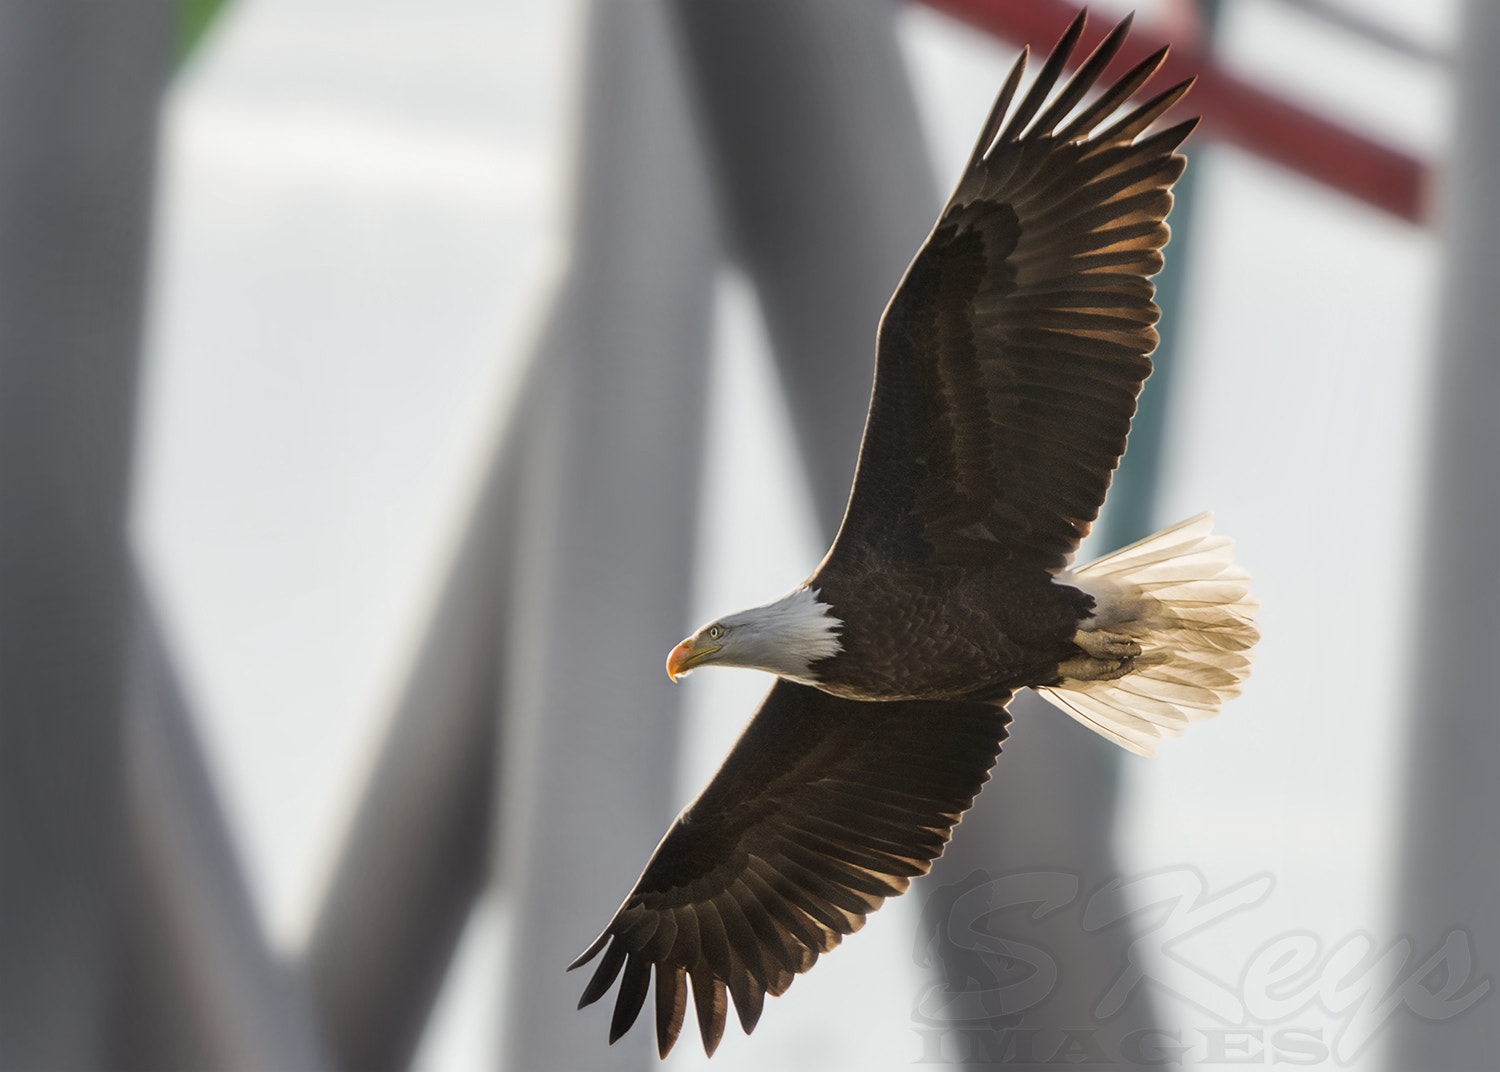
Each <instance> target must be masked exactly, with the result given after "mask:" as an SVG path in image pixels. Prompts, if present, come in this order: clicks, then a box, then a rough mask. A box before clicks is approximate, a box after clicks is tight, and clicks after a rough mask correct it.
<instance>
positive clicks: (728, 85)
mask: <svg viewBox="0 0 1500 1072" xmlns="http://www.w3.org/2000/svg"><path fill="white" fill-rule="evenodd" d="M676 11H677V14H678V19H679V26H680V27H681V29H682V32H683V34H684V39H685V41H686V42H687V46H688V51H689V55H690V56H691V57H692V59H693V62H692V64H691V70H692V71H693V73H694V75H695V78H696V83H697V85H698V87H699V95H698V98H697V99H698V101H699V102H700V105H701V108H700V117H701V121H702V125H703V127H704V130H705V133H706V135H707V137H708V140H709V143H710V145H711V146H712V147H713V149H714V163H715V172H716V174H717V175H718V176H719V195H720V196H719V200H720V203H721V204H722V205H723V206H725V208H726V210H727V213H728V215H729V217H730V220H731V231H732V233H733V235H734V237H735V240H736V249H737V250H738V252H739V254H740V256H741V257H742V258H743V260H744V261H745V263H746V265H747V266H748V268H749V271H750V274H751V277H752V278H753V280H754V282H755V285H756V287H757V289H758V290H759V293H760V296H761V305H762V309H763V310H764V312H765V316H766V320H767V325H768V328H769V334H770V336H771V340H772V342H773V345H774V346H775V348H776V359H777V364H778V367H779V368H780V370H781V378H782V382H783V384H784V385H786V387H787V393H788V399H789V402H790V408H791V412H792V416H793V419H794V421H795V422H796V428H797V433H798V440H799V443H800V445H801V447H802V458H803V462H804V464H805V465H806V466H807V469H808V473H809V475H810V478H811V483H812V486H813V490H814V496H815V499H816V503H817V509H818V512H819V517H820V519H821V521H822V523H823V527H824V536H825V537H826V538H828V539H831V538H832V536H833V533H834V531H835V528H836V527H837V525H838V523H839V520H840V518H841V517H842V514H843V509H844V503H845V500H846V498H847V497H848V493H849V485H850V483H851V480H852V477H853V474H854V459H855V456H856V454H857V451H858V446H859V440H860V435H861V432H862V429H863V426H864V418H865V411H866V409H867V407H868V403H869V393H870V388H871V384H872V381H873V372H874V354H875V326H876V324H877V323H878V321H879V317H880V313H881V311H882V310H883V309H884V307H885V303H886V302H887V301H888V300H889V298H890V295H891V292H892V291H893V290H894V289H895V286H896V283H897V282H898V280H899V279H900V277H901V273H902V271H903V269H904V268H905V266H906V264H907V262H908V261H909V260H910V259H911V258H912V256H913V255H914V254H915V253H916V251H917V248H918V246H919V245H920V243H921V242H922V240H923V238H924V237H925V236H926V233H927V231H928V229H929V228H930V227H931V226H932V222H933V220H934V219H935V218H936V215H937V211H938V208H939V207H940V202H939V200H938V197H937V193H936V183H935V182H934V180H933V177H932V174H931V165H930V163H929V158H928V155H927V151H926V147H925V145H924V143H923V139H922V135H921V130H920V129H919V126H918V121H917V114H916V108H915V105H914V102H913V99H912V93H911V87H910V85H909V84H908V82H907V79H906V75H905V71H904V67H903V65H902V61H901V56H900V51H899V48H898V46H897V43H896V38H895V24H894V19H895V9H894V8H893V7H892V6H891V5H889V4H884V3H874V4H871V3H864V2H856V0H849V2H834V3H827V4H805V3H801V2H799V0H777V2H765V0H758V2H755V3H728V2H724V3H700V2H697V0H678V2H677V7H676ZM1045 43H1046V44H1050V43H1051V42H1050V41H1048V42H1045ZM996 88H997V89H998V86H997V87H996ZM945 178H953V179H956V176H948V177H945ZM1014 706H1015V710H1016V726H1015V728H1014V730H1013V733H1012V739H1011V741H1010V742H1009V743H1008V744H1007V745H1006V749H1005V752H1004V753H1003V754H1002V755H1001V757H1000V761H999V765H998V766H997V768H996V771H995V778H994V781H993V782H992V783H991V784H990V785H989V786H987V787H986V788H985V791H984V792H983V793H982V794H980V797H979V802H978V804H977V805H976V807H975V808H974V810H973V811H971V812H970V813H969V814H968V815H967V816H966V817H965V819H964V822H963V825H962V826H961V827H960V830H959V833H958V835H957V837H956V838H955V840H954V842H953V843H952V844H951V845H950V846H949V848H948V850H947V852H946V853H945V854H944V856H943V858H942V859H941V860H939V861H938V865H937V867H935V868H934V870H933V875H932V877H930V878H928V879H926V880H923V881H922V882H920V883H919V884H918V887H917V891H916V896H919V897H925V896H928V895H930V894H931V893H932V892H933V891H935V890H936V889H937V888H938V887H940V886H943V885H944V884H953V883H956V882H959V881H961V880H962V879H963V878H964V877H965V876H968V875H970V874H971V873H972V872H974V871H976V870H983V871H985V872H987V873H990V874H994V875H1000V874H1006V873H1014V872H1025V871H1036V870H1058V869H1061V870H1065V871H1069V872H1071V873H1074V874H1086V875H1090V876H1097V877H1098V880H1099V881H1102V880H1104V879H1105V878H1109V877H1114V876H1115V875H1116V874H1117V873H1118V865H1117V864H1116V863H1115V858H1114V853H1113V851H1112V849H1111V847H1110V838H1111V832H1112V829H1113V814H1114V806H1115V784H1116V781H1117V777H1116V775H1115V770H1116V766H1115V762H1114V756H1113V755H1112V754H1111V749H1110V746H1108V745H1106V744H1103V743H1102V742H1099V741H1097V739H1095V738H1094V737H1093V736H1092V735H1090V734H1088V733H1086V732H1085V731H1082V730H1078V729H1077V727H1075V726H1073V725H1072V723H1071V722H1069V720H1067V719H1065V718H1063V717H1062V716H1061V715H1059V713H1058V712H1057V711H1056V710H1054V709H1053V708H1051V707H1050V706H1049V705H1047V704H1046V703H1043V702H1041V701H1039V700H1035V698H1034V697H1023V698H1022V699H1020V700H1018V701H1017V702H1016V704H1015V705H1014ZM1038 709H1045V710H1040V711H1039V710H1038ZM1018 815H1025V816H1028V817H1029V820H1028V822H1025V823H1017V822H1016V821H1015V817H1016V816H1018ZM1037 816H1046V817H1047V821H1046V822H1037V821H1034V819H1035V817H1037ZM1130 939H1131V935H1130V934H1129V929H1128V928H1123V927H1122V928H1113V929H1111V930H1109V931H1107V932H1103V933H1100V934H1096V935H1090V936H1087V937H1086V936H1084V935H1083V934H1082V933H1081V932H1080V931H1079V930H1078V928H1077V927H1076V926H1074V927H1072V929H1071V930H1070V929H1069V927H1068V924H1067V923H1066V922H1064V921H1063V920H1060V919H1054V920H1052V921H1050V922H1048V923H1046V924H1045V925H1037V926H1034V927H1029V928H1028V934H1027V935H1026V936H1025V938H1024V940H1025V941H1028V942H1038V941H1039V942H1040V943H1042V944H1048V945H1049V947H1050V948H1052V949H1054V950H1055V951H1056V954H1057V956H1058V958H1059V960H1060V961H1061V963H1063V964H1064V965H1066V975H1065V980H1064V982H1065V985H1063V986H1061V987H1060V988H1059V990H1058V991H1057V992H1055V993H1054V994H1053V995H1052V998H1051V1000H1050V1001H1049V1002H1048V1003H1046V1004H1045V1005H1044V1006H1043V1007H1042V1008H1041V1009H1040V1010H1038V1011H1037V1012H1035V1013H1033V1014H1032V1016H1031V1018H1030V1019H1028V1020H1027V1026H1039V1027H1049V1026H1059V1025H1060V1026H1064V1027H1081V1026H1085V1025H1090V1024H1092V1023H1093V1020H1094V1012H1093V1010H1094V1005H1095V1003H1096V1002H1097V1000H1098V998H1099V996H1100V995H1102V994H1103V993H1104V991H1105V990H1106V989H1107V987H1108V985H1109V983H1110V982H1111V981H1112V980H1113V978H1114V975H1115V974H1116V972H1117V970H1118V965H1119V964H1120V963H1121V962H1122V960H1123V957H1124V951H1125V948H1126V947H1127V946H1128V944H1129V942H1130ZM919 996H920V995H919V993H915V992H914V993H913V995H912V999H913V1006H914V1008H913V1016H914V1026H918V1022H917V1021H916V1008H915V1005H916V1002H917V1000H918V998H919ZM1113 1023H1114V1024H1118V1025H1123V1026H1122V1027H1121V1030H1122V1031H1124V1030H1129V1029H1131V1028H1140V1027H1145V1026H1150V1024H1151V1020H1150V1011H1149V1008H1148V1007H1147V1005H1146V1003H1145V1000H1144V999H1143V998H1140V997H1137V998H1135V999H1134V1001H1133V1003H1132V1004H1131V1005H1129V1006H1127V1008H1126V1009H1125V1010H1123V1012H1122V1014H1121V1016H1120V1017H1119V1019H1118V1020H1117V1021H1114V1022H1113ZM920 1026H923V1027H927V1026H929V1025H925V1024H923V1025H920ZM981 1030H985V1028H981ZM968 1043H969V1039H968V1038H955V1039H952V1040H949V1041H948V1042H947V1043H946V1051H947V1052H948V1053H949V1055H950V1056H953V1057H954V1058H955V1060H957V1061H960V1062H961V1061H962V1060H963V1059H964V1055H965V1054H968V1053H969V1052H970V1051H969V1050H968V1049H964V1048H960V1047H966V1046H967V1045H968ZM974 1058H975V1060H976V1061H977V1062H978V1063H979V1064H984V1063H985V1059H984V1055H983V1054H982V1053H975V1054H974Z"/></svg>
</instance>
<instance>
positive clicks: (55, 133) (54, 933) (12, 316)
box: [0, 0, 170, 1070]
mask: <svg viewBox="0 0 1500 1072" xmlns="http://www.w3.org/2000/svg"><path fill="white" fill-rule="evenodd" d="M169 25H170V24H169V20H168V17H167V10H166V8H165V6H164V5H163V4H161V3H159V2H157V0H119V2H115V3H98V2H87V0H55V2H50V3H45V4H35V3H4V4H0V950H3V954H0V1066H4V1067H6V1068H18V1069H70V1070H71V1069H92V1068H103V1067H106V1066H107V1065H108V1064H109V1063H110V1062H109V1059H108V1056H107V1054H108V1050H109V1046H110V1042H109V1038H108V1033H109V1029H110V1008H109V1005H110V998H111V994H110V991H109V983H110V980H111V978H112V975H113V973H112V967H113V964H114V961H115V956H116V946H115V934H114V905H115V897H116V892H117V890H118V888H119V881H118V861H119V857H120V848H121V840H122V836H123V833H124V830H123V818H122V817H123V808H122V806H121V805H122V803H123V799H124V797H123V791H124V787H123V782H122V777H121V737H120V715H121V689H122V681H123V672H124V660H125V651H126V648H125V645H126V630H127V622H128V589H129V566H128V553H127V550H126V541H125V519H126V503H127V498H128V491H127V489H128V484H129V473H130V458H131V440H132V433H133V424H134V411H135V393H136V373H137V364H138V347H139V335H140V324H141V304H142V293H143V290H144V281H145V265H146V247H147V238H148V230H149V228H148V220H149V206H150V200H151V178H152V165H153V160H154V156H155V149H156V122H157V120H156V116H157V105H158V100H159V97H160V92H161V87H162V84H163V81H164V79H165V77H166V74H167V70H168V65H169V55H170V32H169Z"/></svg>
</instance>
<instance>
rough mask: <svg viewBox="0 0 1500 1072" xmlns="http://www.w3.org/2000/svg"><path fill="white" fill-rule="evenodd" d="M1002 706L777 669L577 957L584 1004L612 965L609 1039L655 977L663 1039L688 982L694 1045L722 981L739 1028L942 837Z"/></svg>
mask: <svg viewBox="0 0 1500 1072" xmlns="http://www.w3.org/2000/svg"><path fill="white" fill-rule="evenodd" d="M1009 721H1010V718H1009V716H1008V715H1007V714H1006V712H1005V709H1004V707H1003V706H998V705H993V704H988V703H984V704H979V703H919V702H896V703H860V702H857V701H854V700H844V699H840V698H838V697H835V696H830V695H828V694H827V693H824V692H820V691H818V690H817V689H813V688H809V687H807V686H804V685H796V684H792V683H791V682H787V681H778V682H777V683H776V685H775V686H774V687H773V688H772V689H771V692H770V694H769V695H768V696H767V697H766V699H765V702H764V703H763V704H762V705H761V707H760V710H759V711H757V712H756V714H755V717H754V718H753V719H751V721H750V723H749V725H748V726H746V728H745V731H744V733H743V734H742V735H741V737H740V739H739V741H738V742H736V744H735V746H734V748H733V749H732V750H731V751H730V753H729V755H728V757H727V758H726V759H725V761H724V764H723V766H722V767H720V768H719V771H718V773H717V774H716V775H714V778H713V780H712V781H711V782H710V783H709V784H708V787H707V788H706V789H705V790H704V791H703V793H702V794H701V795H700V796H699V797H698V799H697V800H696V801H695V802H694V803H693V804H692V805H691V806H690V807H689V808H688V809H687V810H686V811H684V812H683V813H682V815H681V816H680V817H679V818H678V820H677V821H676V822H675V823H674V824H672V828H671V829H670V830H669V831H667V836H666V837H665V838H663V839H662V842H661V844H660V845H659V846H657V849H656V852H655V853H654V854H653V855H652V857H651V860H650V862H649V863H647V864H646V869H645V871H644V872H643V873H642V874H641V877H640V880H639V881H638V882H637V883H636V885H635V889H633V890H632V891H631V892H630V896H629V897H627V898H626V899H625V903H624V904H623V905H622V906H621V907H620V910H619V911H618V912H616V913H615V917H614V919H613V920H611V921H610V924H609V926H608V927H607V928H606V929H605V931H604V933H603V934H601V935H600V936H599V938H598V940H597V941H595V942H594V944H593V945H591V946H590V947H589V948H588V950H587V951H586V952H585V953H584V954H583V955H582V956H581V957H579V958H578V960H577V961H575V962H574V963H573V964H572V965H571V967H573V968H576V967H579V966H580V965H582V964H585V963H587V962H588V961H590V960H592V959H593V958H594V957H596V956H599V955H600V954H601V953H602V954H603V959H602V960H601V962H600V964H599V967H598V968H597V969H596V970H595V972H594V975H593V978H591V979H590V980H589V982H588V985H587V986H586V987H585V989H584V992H583V998H582V1000H581V1001H580V1002H579V1007H580V1008H581V1007H582V1006H584V1005H588V1004H590V1003H592V1002H594V1001H597V1000H598V999H599V998H601V997H603V996H604V994H605V993H606V992H607V991H608V990H609V988H610V986H611V985H612V984H613V983H614V981H615V979H616V978H620V980H621V981H620V990H619V994H618V996H617V997H616V998H615V1008H614V1014H613V1016H612V1018H611V1020H610V1030H609V1035H610V1041H611V1042H613V1041H615V1039H617V1038H619V1037H620V1036H621V1035H623V1034H624V1033H625V1032H626V1031H627V1030H629V1029H630V1027H631V1025H632V1024H633V1023H634V1022H635V1020H636V1017H637V1016H638V1015H639V1013H640V1010H641V1008H642V1006H643V1005H644V1004H645V1001H646V997H647V994H648V992H649V989H650V977H651V975H652V973H653V969H654V974H655V977H656V1002H655V1009H656V1038H657V1048H658V1050H659V1051H660V1053H661V1055H662V1056H664V1057H665V1056H666V1054H667V1051H668V1050H670V1049H671V1048H672V1044H673V1043H674V1042H675V1041H676V1040H677V1035H678V1033H679V1032H680V1031H681V1029H682V1025H683V1022H684V1020H685V1017H686V1005H685V1002H686V994H687V989H688V988H691V990H692V993H693V1004H694V1005H695V1006H696V1009H697V1016H698V1026H699V1031H700V1033H701V1034H702V1036H703V1047H704V1049H705V1050H706V1051H707V1052H708V1053H710V1054H712V1053H713V1051H714V1048H715V1047H716V1046H717V1045H718V1043H719V1039H720V1038H721V1037H722V1036H723V1032H724V1020H725V1017H726V1015H727V1012H728V1004H727V1002H726V1000H725V995H726V991H727V993H728V995H729V997H732V998H733V1000H734V1007H735V1011H736V1012H737V1013H738V1014H739V1019H740V1025H741V1026H742V1027H743V1028H744V1030H745V1031H746V1032H747V1033H748V1032H749V1031H751V1030H752V1029H753V1028H754V1027H755V1024H756V1021H757V1020H758V1019H759V1018H760V1013H761V1007H762V1004H763V1002H764V1000H765V995H767V994H780V993H782V992H784V991H785V990H786V988H787V987H789V986H790V985H791V983H792V980H793V978H795V977H796V975H798V974H799V973H801V972H805V971H807V970H808V969H809V968H811V967H812V966H813V963H814V962H815V961H816V960H817V959H818V956H819V954H821V953H826V952H828V951H829V950H830V949H832V948H833V947H834V946H836V945H838V943H839V941H840V940H841V939H842V938H843V936H844V935H846V934H850V933H853V932H854V931H856V930H858V929H859V928H860V927H861V926H863V925H864V921H865V916H866V915H868V914H869V913H870V912H873V911H874V910H875V909H876V908H878V907H880V905H881V903H882V902H883V901H884V900H885V898H887V897H893V896H895V895H896V894H899V893H902V892H904V891H905V890H906V888H907V886H908V885H909V884H910V882H911V879H912V878H913V877H914V876H916V875H921V874H925V873H926V872H927V870H928V868H929V867H930V866H931V865H932V861H933V860H934V859H936V858H937V856H938V855H939V854H940V853H941V852H942V851H943V846H944V845H945V844H946V843H947V841H948V837H949V835H950V834H951V833H952V830H953V827H954V825H955V824H957V822H958V820H959V817H960V816H961V815H962V814H963V813H964V812H965V811H966V810H967V809H968V808H969V806H970V805H971V804H972V803H973V801H974V796H975V794H977V793H978V792H979V788H980V786H982V785H983V784H984V782H985V781H986V780H987V779H988V778H989V771H990V767H991V766H992V765H993V764H994V762H995V756H996V755H998V754H999V751H1000V744H1001V742H1002V741H1003V740H1004V739H1005V733H1006V726H1007V725H1008V723H1009Z"/></svg>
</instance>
